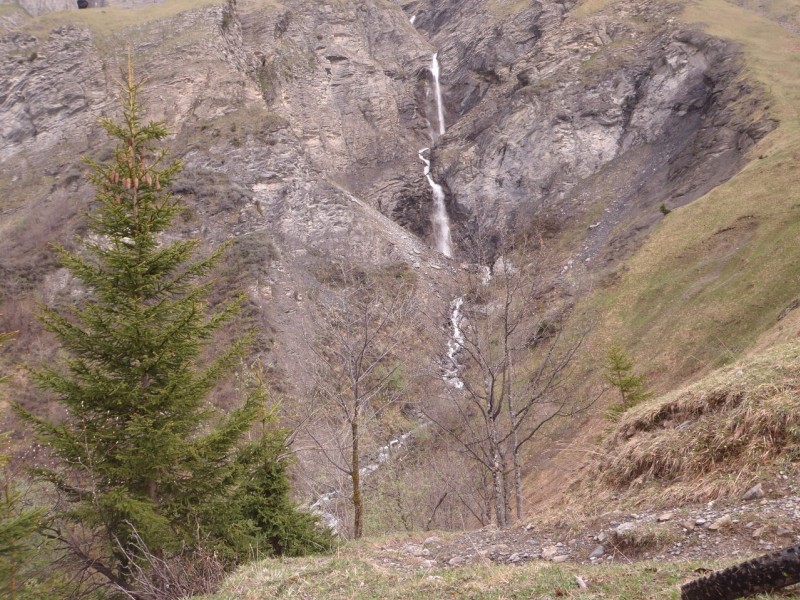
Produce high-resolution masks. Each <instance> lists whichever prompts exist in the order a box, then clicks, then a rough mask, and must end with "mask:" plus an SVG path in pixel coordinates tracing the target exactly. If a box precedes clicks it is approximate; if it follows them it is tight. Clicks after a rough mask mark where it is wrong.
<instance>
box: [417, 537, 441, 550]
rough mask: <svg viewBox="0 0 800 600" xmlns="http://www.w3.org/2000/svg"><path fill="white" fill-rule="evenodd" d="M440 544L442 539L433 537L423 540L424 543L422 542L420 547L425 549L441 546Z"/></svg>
mask: <svg viewBox="0 0 800 600" xmlns="http://www.w3.org/2000/svg"><path fill="white" fill-rule="evenodd" d="M441 543H442V538H440V537H436V536H435V535H433V536H431V537H429V538H425V541H424V542H422V545H423V546H424V547H426V548H429V547H430V546H439V545H441Z"/></svg>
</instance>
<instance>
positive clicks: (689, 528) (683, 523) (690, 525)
mask: <svg viewBox="0 0 800 600" xmlns="http://www.w3.org/2000/svg"><path fill="white" fill-rule="evenodd" d="M680 525H681V527H683V528H684V529H685V530H686V531H693V530H694V528H695V526H696V525H695V522H694V521H691V520H689V519H686V520H685V521H681V523H680Z"/></svg>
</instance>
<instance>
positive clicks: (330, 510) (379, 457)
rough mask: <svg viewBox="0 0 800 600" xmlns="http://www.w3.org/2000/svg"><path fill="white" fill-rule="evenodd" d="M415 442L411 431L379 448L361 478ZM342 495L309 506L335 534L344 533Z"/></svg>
mask: <svg viewBox="0 0 800 600" xmlns="http://www.w3.org/2000/svg"><path fill="white" fill-rule="evenodd" d="M459 381H460V380H459ZM413 440H414V434H413V433H412V432H410V431H407V432H406V433H404V434H402V435H400V436H399V437H396V438H394V439H393V440H391V441H390V442H389V443H388V444H386V445H385V446H381V447H380V448H378V452H377V453H376V457H375V460H373V461H372V462H370V463H367V464H366V465H365V466H363V467H361V468H360V469H359V470H358V472H359V474H360V475H361V477H363V478H366V477H368V476H369V475H371V474H372V473H374V472H375V471H377V470H378V469H379V468H380V466H381V465H382V464H383V463H385V462H387V461H388V460H389V459H390V458H391V457H392V452H395V451H397V450H400V449H401V448H404V447H405V446H407V445H408V444H410V443H411V442H412V441H413ZM341 495H342V493H341V492H340V491H339V490H333V491H332V492H328V493H327V494H322V495H321V496H319V497H318V498H317V501H316V502H314V503H313V504H312V505H311V506H309V510H310V511H311V512H312V513H314V514H317V515H319V516H320V517H321V518H322V522H323V523H324V524H325V526H326V527H328V528H329V529H330V530H331V531H333V532H334V533H340V532H341V531H342V525H343V523H342V520H341V519H340V518H339V516H338V515H337V514H336V512H335V511H336V504H337V502H338V499H339V498H340V496H341Z"/></svg>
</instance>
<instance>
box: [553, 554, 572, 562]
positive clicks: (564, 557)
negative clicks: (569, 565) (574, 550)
mask: <svg viewBox="0 0 800 600" xmlns="http://www.w3.org/2000/svg"><path fill="white" fill-rule="evenodd" d="M551 560H552V562H554V563H563V562H567V561H568V560H569V554H559V555H558V556H554V557H553V558H552V559H551Z"/></svg>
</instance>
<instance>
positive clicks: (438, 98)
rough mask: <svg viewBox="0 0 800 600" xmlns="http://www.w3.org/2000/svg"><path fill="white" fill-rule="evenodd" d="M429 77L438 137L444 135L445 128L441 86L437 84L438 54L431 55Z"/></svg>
mask: <svg viewBox="0 0 800 600" xmlns="http://www.w3.org/2000/svg"><path fill="white" fill-rule="evenodd" d="M431 75H433V93H434V95H435V96H436V112H437V116H438V117H439V135H444V133H445V131H447V127H445V124H444V102H442V86H441V84H440V83H439V53H438V52H437V53H436V54H434V55H433V60H432V61H431Z"/></svg>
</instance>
